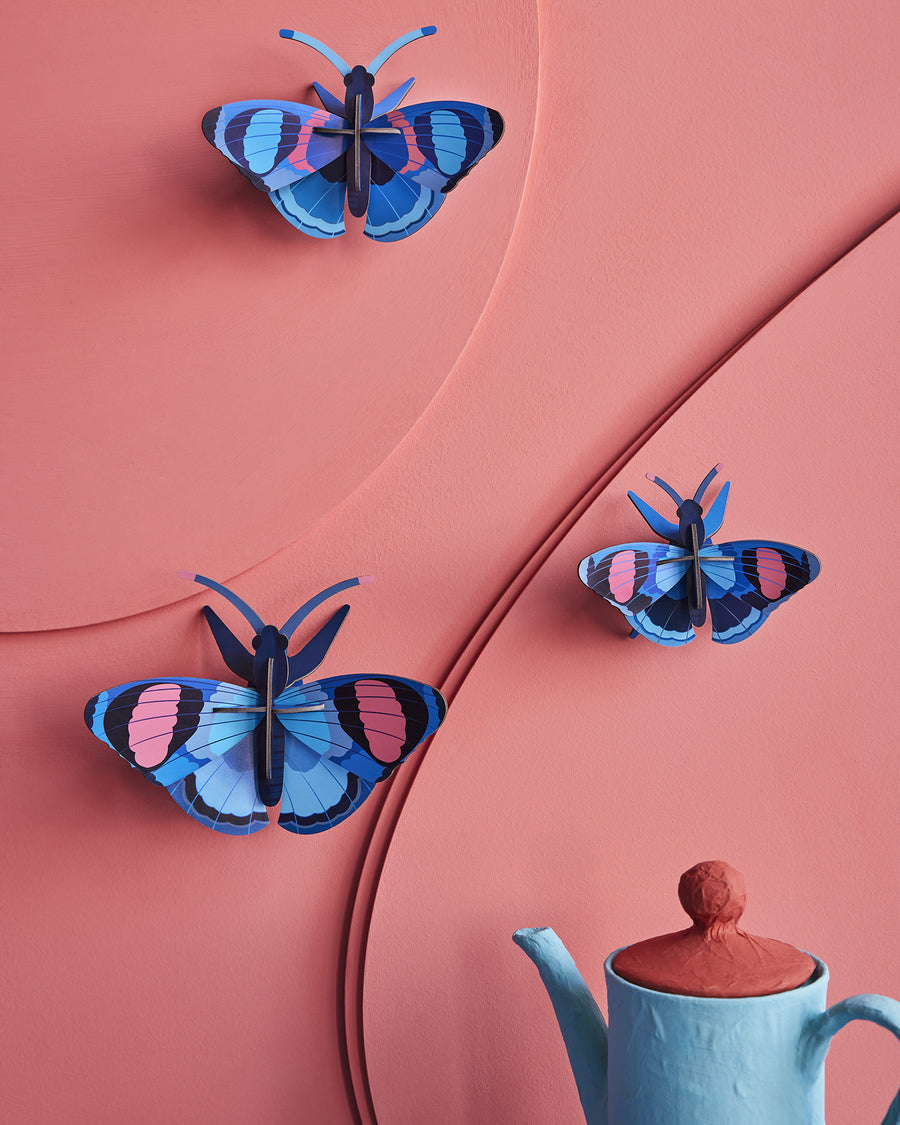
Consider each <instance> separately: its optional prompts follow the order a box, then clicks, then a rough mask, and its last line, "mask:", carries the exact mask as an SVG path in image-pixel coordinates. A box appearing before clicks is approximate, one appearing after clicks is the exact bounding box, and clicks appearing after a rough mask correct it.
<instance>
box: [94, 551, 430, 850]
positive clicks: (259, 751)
mask: <svg viewBox="0 0 900 1125" xmlns="http://www.w3.org/2000/svg"><path fill="white" fill-rule="evenodd" d="M180 576H181V577H182V578H188V579H192V580H193V581H195V582H199V583H201V584H202V585H204V586H208V587H209V588H210V589H212V590H216V591H217V592H218V593H220V594H221V595H222V596H223V597H225V598H227V599H228V601H230V602H231V604H232V605H234V606H235V607H236V608H237V609H238V610H240V612H241V613H242V614H243V615H244V617H246V619H247V620H248V621H249V622H250V624H251V626H252V627H253V629H254V630H255V633H256V635H255V636H254V638H253V645H252V648H253V651H252V652H250V651H249V650H248V649H246V648H245V647H244V645H243V644H242V643H241V642H240V641H239V640H238V638H237V637H236V636H235V635H234V633H232V632H231V630H230V629H229V628H228V626H227V625H225V623H224V622H223V621H222V620H221V619H220V618H219V617H218V616H217V615H216V614H215V613H214V612H213V611H212V610H211V609H210V608H209V606H204V608H203V613H204V615H205V617H206V620H207V622H208V624H209V627H210V629H211V631H212V635H213V638H214V640H215V642H216V644H217V645H218V647H219V651H220V652H221V654H222V658H223V660H224V661H225V663H226V664H227V665H228V667H229V668H230V669H231V671H232V672H233V673H234V674H235V675H236V676H238V677H240V679H242V680H245V681H246V682H247V687H239V686H237V685H235V684H229V683H222V682H220V681H218V680H200V679H182V678H173V677H166V678H160V679H147V680H139V681H136V682H134V683H130V684H122V685H121V686H119V687H114V688H110V689H109V690H108V691H101V692H100V694H99V695H95V696H94V697H93V699H91V700H90V701H89V702H88V704H87V706H86V707H85V711H84V718H85V722H86V723H87V725H88V727H89V728H90V730H91V731H92V732H93V733H94V734H95V735H96V736H97V737H98V738H99V739H100V740H101V741H103V742H105V743H106V745H107V746H110V747H111V748H112V749H113V750H115V751H116V753H118V754H120V755H121V756H122V757H123V758H124V759H125V761H126V762H128V763H129V765H131V766H133V767H134V768H135V769H137V770H140V772H141V773H143V775H144V776H145V777H147V778H149V779H150V780H151V781H153V782H156V783H157V784H158V785H162V786H164V787H165V788H166V789H168V791H169V793H170V794H171V795H172V797H173V798H174V799H175V801H176V802H177V803H178V804H179V805H180V806H181V807H182V808H183V809H184V811H185V812H187V813H189V814H190V815H191V816H192V817H194V819H195V820H199V821H200V823H201V824H205V825H207V826H208V827H209V828H213V829H215V831H216V832H225V833H227V834H229V835H234V836H237V835H240V836H244V835H249V834H250V833H252V832H258V831H259V830H260V829H261V828H265V826H266V825H267V824H268V823H269V816H268V811H267V810H268V809H269V808H272V807H274V806H275V805H278V803H279V801H280V802H281V807H280V810H279V814H278V823H279V824H280V825H281V827H282V828H285V829H287V831H288V832H296V833H303V834H306V833H312V832H323V831H324V830H325V829H327V828H332V827H334V825H336V824H339V823H340V822H341V821H342V820H345V819H346V818H347V817H348V816H350V814H351V813H352V812H354V811H355V810H356V809H358V808H359V806H360V805H361V804H362V803H363V801H364V800H365V799H366V797H368V796H369V794H370V793H371V792H372V790H373V788H374V787H375V785H376V783H377V782H379V781H383V780H384V779H385V778H387V777H388V776H390V774H392V773H393V772H394V770H395V769H396V768H397V767H398V766H399V765H400V764H401V763H402V762H403V761H405V759H406V758H408V757H409V755H410V754H411V753H412V752H413V751H414V750H415V749H416V747H418V746H420V745H421V744H422V742H423V741H424V740H425V739H426V738H428V737H429V736H430V735H432V734H434V732H435V731H436V730H437V728H438V726H439V725H440V724H441V721H442V720H443V718H444V714H445V711H446V704H445V703H444V699H443V697H442V696H441V694H440V692H438V691H436V690H435V689H434V688H432V687H429V686H428V685H427V684H421V683H417V682H416V681H414V680H407V679H405V678H403V677H400V676H385V675H382V674H380V673H373V674H367V675H348V676H331V677H329V678H328V679H323V680H312V681H307V682H304V677H306V676H308V675H309V674H310V673H311V672H312V671H313V670H314V669H316V668H317V667H318V666H319V665H320V664H321V662H322V661H323V660H324V659H325V655H326V653H327V652H328V650H329V648H330V647H331V644H332V642H333V641H334V639H335V637H336V636H337V633H338V630H339V629H340V627H341V626H342V625H343V623H344V619H345V618H346V616H347V614H348V613H349V611H350V607H349V606H348V605H345V606H342V607H341V608H340V609H338V610H337V611H336V612H335V613H334V614H332V616H331V617H330V618H329V620H328V621H326V622H325V624H324V625H323V626H322V627H321V629H319V631H318V632H317V633H316V634H315V636H314V637H313V638H312V639H311V640H310V641H308V642H307V644H305V645H304V646H303V648H302V649H301V650H300V651H299V652H298V653H296V654H295V655H294V656H288V655H287V647H288V642H289V640H290V637H291V634H292V633H293V632H294V630H295V629H296V628H297V626H298V625H299V624H300V622H301V621H303V619H304V618H305V617H306V616H307V615H308V614H309V613H311V612H312V611H313V610H314V609H316V608H317V607H318V606H319V605H321V604H322V603H323V602H324V601H326V600H327V599H328V598H331V597H333V596H334V595H335V594H338V593H340V592H341V591H342V590H347V589H349V588H350V587H351V586H357V585H359V584H360V583H364V582H371V581H372V579H371V578H370V577H366V578H350V579H347V581H345V582H338V583H337V584H336V585H334V586H329V587H328V589H327V590H323V591H322V593H321V594H317V595H316V597H314V598H311V599H310V600H309V601H308V602H306V603H305V604H304V605H302V606H301V607H300V608H299V609H298V610H297V612H296V613H294V614H293V615H292V616H291V617H290V619H289V620H288V621H287V622H285V624H284V625H283V626H282V628H281V629H276V628H275V626H274V625H265V624H263V621H262V618H261V617H259V615H258V614H256V613H255V612H254V611H253V610H252V609H251V608H250V606H248V605H247V603H246V602H244V601H243V600H242V599H241V598H239V597H238V596H237V595H236V594H234V593H232V592H231V591H230V590H229V589H227V588H226V587H225V586H222V585H220V584H219V583H218V582H214V581H213V580H212V579H211V578H204V577H203V576H202V575H200V574H187V573H185V572H181V573H180Z"/></svg>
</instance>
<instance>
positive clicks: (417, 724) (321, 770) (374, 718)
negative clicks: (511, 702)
mask: <svg viewBox="0 0 900 1125" xmlns="http://www.w3.org/2000/svg"><path fill="white" fill-rule="evenodd" d="M294 707H299V708H309V710H301V711H296V712H293V713H292V712H288V711H286V710H285V709H286V708H294ZM445 712H446V704H445V703H444V700H443V697H442V696H441V695H440V693H439V692H438V691H436V690H435V689H434V688H432V687H430V686H429V685H428V684H422V683H418V682H416V681H414V680H406V679H402V678H401V677H398V676H382V675H377V674H376V675H365V676H358V675H357V676H333V677H331V678H329V679H325V680H318V681H315V682H311V683H308V684H297V685H295V686H293V687H290V688H288V689H287V691H285V692H283V693H282V695H280V696H279V697H278V699H277V701H276V714H277V716H278V720H279V722H281V723H282V724H283V725H284V727H285V729H286V730H287V732H288V736H289V737H287V738H286V746H285V769H284V795H283V798H282V806H281V813H280V815H279V819H278V822H279V824H280V825H281V826H282V828H286V829H287V830H288V831H290V832H301V833H311V832H322V831H324V830H325V829H326V828H331V827H332V826H333V825H334V824H337V823H339V822H340V821H341V820H343V819H345V817H347V816H349V815H350V814H351V813H352V812H353V811H354V810H355V809H357V808H358V807H359V806H360V804H362V802H363V801H364V800H365V799H366V797H368V795H369V794H370V793H371V791H372V789H373V787H374V786H375V784H376V783H377V782H378V781H381V780H383V779H384V778H386V777H388V776H389V775H390V774H391V773H392V772H393V771H394V770H395V769H396V768H397V767H398V766H399V765H400V764H401V763H402V762H403V761H405V760H406V758H407V757H409V755H410V754H411V753H412V752H413V751H414V750H415V749H416V748H417V747H418V746H419V745H421V743H422V742H423V741H424V740H425V739H426V738H428V737H429V736H430V735H432V734H433V733H434V732H435V731H436V730H437V728H438V726H439V725H440V723H441V721H442V720H443V718H444V714H445Z"/></svg>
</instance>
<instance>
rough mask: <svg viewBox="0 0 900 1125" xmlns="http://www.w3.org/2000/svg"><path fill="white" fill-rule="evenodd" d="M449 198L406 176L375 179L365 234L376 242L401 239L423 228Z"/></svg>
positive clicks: (371, 191) (370, 193)
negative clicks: (377, 182)
mask: <svg viewBox="0 0 900 1125" xmlns="http://www.w3.org/2000/svg"><path fill="white" fill-rule="evenodd" d="M445 199H446V196H445V195H442V194H441V193H440V192H435V191H432V189H431V188H430V187H425V186H424V185H423V184H416V183H413V182H412V181H410V180H408V179H406V178H405V177H403V176H393V177H392V178H391V179H390V180H389V181H388V182H387V183H386V184H376V183H374V182H373V183H372V185H371V186H370V188H369V209H368V211H367V212H366V225H365V227H364V228H363V233H364V234H366V235H368V237H369V238H374V239H375V240H376V242H399V241H400V239H402V238H407V237H408V236H409V235H411V234H415V232H416V231H417V230H419V229H420V228H421V227H423V226H424V225H425V224H426V223H427V222H428V220H429V219H430V218H432V216H433V215H434V214H435V213H436V212H437V210H438V208H439V207H440V206H441V204H442V203H443V202H444V200H445Z"/></svg>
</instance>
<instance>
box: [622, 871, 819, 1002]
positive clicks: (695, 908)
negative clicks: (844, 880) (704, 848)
mask: <svg viewBox="0 0 900 1125" xmlns="http://www.w3.org/2000/svg"><path fill="white" fill-rule="evenodd" d="M678 898H679V901H680V902H681V905H682V906H683V907H684V909H685V910H686V911H687V913H688V914H689V915H690V917H691V919H692V921H693V923H694V924H693V925H692V926H691V927H690V929H687V930H679V931H678V933H674V934H664V935H663V936H662V937H657V938H650V940H649V941H639V942H637V943H636V944H635V945H630V946H628V948H627V949H623V950H622V951H621V952H620V953H618V954H617V955H616V958H615V960H614V961H613V969H614V971H615V973H616V974H617V976H620V977H622V978H623V979H624V980H627V981H630V982H631V983H632V984H639V985H641V986H642V987H644V988H652V989H655V990H656V991H657V992H675V993H678V994H679V995H681V996H719V997H738V996H769V995H770V994H771V993H773V992H786V991H787V990H788V989H791V988H797V987H799V986H800V985H801V984H804V983H805V982H806V981H807V980H809V978H810V976H811V975H812V973H813V972H814V970H815V967H816V963H815V961H813V959H812V957H810V956H809V954H808V953H803V952H802V951H801V950H799V949H796V948H795V947H794V946H793V945H788V944H787V943H786V942H783V941H774V940H773V939H772V938H759V937H754V936H753V935H752V934H748V933H746V932H745V931H744V930H740V929H738V926H737V922H738V919H739V918H740V917H741V915H742V914H743V912H744V906H745V904H746V902H747V890H746V887H745V885H744V877H743V875H741V873H740V871H735V869H734V868H733V867H730V866H729V865H728V864H727V863H723V862H722V861H721V860H716V859H714V860H708V861H707V862H705V863H698V864H697V865H696V866H695V867H692V868H691V869H690V871H685V873H684V874H683V875H682V876H681V879H680V881H679V883H678Z"/></svg>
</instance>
